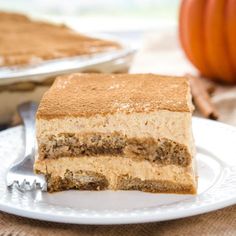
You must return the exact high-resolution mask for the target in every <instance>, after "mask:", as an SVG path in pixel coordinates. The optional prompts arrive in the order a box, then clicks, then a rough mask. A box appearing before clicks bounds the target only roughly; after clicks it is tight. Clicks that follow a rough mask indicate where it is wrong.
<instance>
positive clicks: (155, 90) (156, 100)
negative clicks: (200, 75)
mask: <svg viewBox="0 0 236 236" xmlns="http://www.w3.org/2000/svg"><path fill="white" fill-rule="evenodd" d="M190 98H191V95H190V91H189V82H188V79H186V78H184V77H170V76H159V75H153V74H139V75H137V74H119V75H111V74H72V75H68V76H62V77H58V78H57V79H56V81H55V82H54V84H53V85H52V87H51V88H50V89H49V91H48V92H46V93H45V95H44V96H43V99H42V101H41V103H40V106H39V109H38V112H37V118H38V119H48V120H49V119H53V118H62V117H91V116H95V115H104V116H105V115H107V114H114V113H116V112H125V113H134V112H136V113H140V112H145V113H148V112H152V111H157V110H169V111H178V112H191V111H192V109H193V107H192V104H191V103H190V102H189V101H191V99H190Z"/></svg>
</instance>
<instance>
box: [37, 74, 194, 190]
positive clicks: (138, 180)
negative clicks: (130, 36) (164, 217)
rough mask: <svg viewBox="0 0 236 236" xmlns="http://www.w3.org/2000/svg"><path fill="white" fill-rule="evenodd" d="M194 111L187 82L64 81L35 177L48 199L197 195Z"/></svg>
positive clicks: (107, 77)
mask: <svg viewBox="0 0 236 236" xmlns="http://www.w3.org/2000/svg"><path fill="white" fill-rule="evenodd" d="M192 110H193V106H192V103H191V94H190V87H189V82H188V80H187V79H186V78H183V77H167V76H158V75H153V74H119V75H111V74H71V75H67V76H61V77H58V78H57V79H56V80H55V82H54V84H53V85H52V87H51V88H50V89H49V90H48V91H47V92H46V93H45V94H44V96H43V98H42V100H41V103H40V105H39V108H38V112H37V116H36V130H37V141H38V155H37V157H36V162H35V171H36V173H40V174H43V175H45V176H46V179H47V183H48V191H50V192H53V191H60V190H66V189H79V190H104V189H111V190H141V191H147V192H154V193H185V194H195V193H196V188H197V180H196V174H195V164H194V163H195V159H194V154H195V148H194V142H193V136H192V129H191V118H192Z"/></svg>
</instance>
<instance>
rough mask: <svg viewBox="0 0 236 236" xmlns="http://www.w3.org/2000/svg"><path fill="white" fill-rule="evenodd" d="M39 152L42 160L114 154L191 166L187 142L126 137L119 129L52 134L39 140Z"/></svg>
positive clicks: (166, 163)
mask: <svg viewBox="0 0 236 236" xmlns="http://www.w3.org/2000/svg"><path fill="white" fill-rule="evenodd" d="M38 153H39V157H38V158H39V159H40V160H43V159H48V158H49V159H57V158H60V157H65V156H67V157H78V158H80V157H81V156H87V157H88V158H89V156H99V155H111V156H123V157H124V158H133V159H136V160H149V161H150V162H154V163H160V164H164V165H169V164H174V165H180V166H188V165H189V164H190V163H191V159H192V158H191V154H190V153H189V150H188V149H187V147H186V146H185V145H182V144H180V143H177V142H174V141H172V140H169V139H167V138H160V139H157V140H155V139H154V138H152V137H149V138H137V137H135V138H127V137H126V136H125V135H122V134H121V133H119V132H113V133H85V134H83V135H79V134H70V133H67V134H59V135H57V136H55V135H51V136H49V137H48V139H46V140H44V142H39V143H38Z"/></svg>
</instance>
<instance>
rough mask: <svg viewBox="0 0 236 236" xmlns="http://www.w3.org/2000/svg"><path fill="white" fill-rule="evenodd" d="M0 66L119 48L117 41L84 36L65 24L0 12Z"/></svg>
mask: <svg viewBox="0 0 236 236" xmlns="http://www.w3.org/2000/svg"><path fill="white" fill-rule="evenodd" d="M0 32H1V34H0V42H1V43H0V67H1V66H15V65H26V64H35V63H39V62H41V61H45V60H51V59H57V58H65V57H73V56H80V55H89V54H94V53H98V52H103V51H108V50H114V49H117V48H120V45H119V44H117V43H116V42H111V41H107V40H101V39H96V38H92V37H87V36H86V35H82V34H79V33H77V32H74V31H72V30H71V29H69V28H68V27H66V26H65V25H55V24H50V23H46V22H40V21H34V20H31V19H29V18H28V17H27V16H25V15H21V14H15V13H6V12H0Z"/></svg>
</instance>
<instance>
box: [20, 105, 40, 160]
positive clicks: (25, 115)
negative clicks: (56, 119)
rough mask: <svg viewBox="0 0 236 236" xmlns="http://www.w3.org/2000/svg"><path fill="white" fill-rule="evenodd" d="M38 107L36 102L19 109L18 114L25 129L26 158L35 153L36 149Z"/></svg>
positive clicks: (21, 106)
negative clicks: (36, 115)
mask: <svg viewBox="0 0 236 236" xmlns="http://www.w3.org/2000/svg"><path fill="white" fill-rule="evenodd" d="M36 111H37V105H36V104H35V103H34V102H26V103H23V104H21V105H19V107H18V112H19V114H20V117H21V119H22V120H23V123H24V128H25V156H27V155H30V154H32V153H33V152H34V148H35V114H36Z"/></svg>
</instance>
